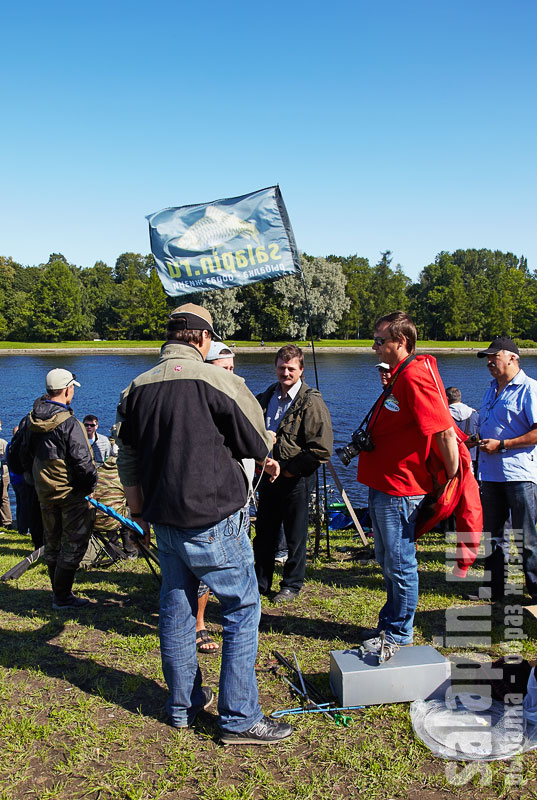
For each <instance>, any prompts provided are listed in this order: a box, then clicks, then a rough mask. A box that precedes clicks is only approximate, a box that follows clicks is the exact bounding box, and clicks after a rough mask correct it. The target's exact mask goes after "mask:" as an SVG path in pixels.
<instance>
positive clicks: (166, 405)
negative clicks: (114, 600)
mask: <svg viewBox="0 0 537 800" xmlns="http://www.w3.org/2000/svg"><path fill="white" fill-rule="evenodd" d="M214 337H216V334H215V331H214V328H213V322H212V318H211V315H210V314H209V312H208V311H207V310H206V309H205V308H202V307H201V306H196V305H193V304H192V303H188V304H186V305H183V306H180V307H179V308H176V309H175V310H174V311H173V312H172V314H171V315H170V317H169V319H168V324H167V327H166V339H167V341H166V343H165V344H164V345H163V347H162V350H161V354H160V359H159V361H158V363H157V364H156V365H155V366H154V367H153V368H152V369H150V370H148V371H147V372H145V373H143V374H142V375H139V376H138V377H137V378H135V379H134V380H133V381H132V383H131V384H130V385H129V386H128V387H127V388H126V389H125V390H124V391H123V393H122V395H121V400H120V403H119V406H118V417H117V420H118V444H119V456H118V467H119V474H120V478H121V482H122V483H123V485H124V487H125V493H126V495H127V501H128V504H129V507H130V510H131V516H132V518H133V519H135V520H136V521H137V522H139V523H140V525H141V526H142V528H143V529H144V531H145V532H146V540H147V542H149V536H150V528H149V523H152V525H153V528H154V531H155V534H156V538H157V544H158V549H159V560H160V567H161V572H162V589H161V594H160V622H159V633H160V647H161V653H162V667H163V672H164V677H165V679H166V683H167V684H168V688H169V690H170V696H169V699H168V702H167V710H168V714H169V718H170V723H171V725H172V726H173V727H176V728H186V727H189V726H190V725H192V724H193V723H194V720H195V719H196V717H197V715H198V714H199V713H200V711H202V710H203V709H206V708H208V707H209V706H210V705H211V703H212V701H213V692H212V690H211V689H210V688H209V687H207V686H202V677H201V671H200V668H199V666H198V659H197V651H196V608H197V591H198V586H199V583H200V581H203V582H204V583H205V584H206V585H207V586H208V587H209V589H210V590H211V591H212V592H213V593H214V595H215V596H216V597H217V598H218V600H219V601H220V604H221V609H222V627H223V645H222V666H221V671H220V689H219V696H218V711H219V714H220V729H221V741H222V743H223V744H226V745H230V744H271V743H274V742H278V741H280V740H281V739H285V738H287V737H288V736H290V735H291V733H292V732H293V729H292V728H291V726H290V725H288V724H287V723H285V722H280V721H277V720H273V719H270V718H269V717H265V716H264V715H263V712H262V711H261V707H260V705H259V700H258V693H257V681H256V675H255V661H256V654H257V630H258V625H259V619H260V614H261V605H260V600H259V592H258V590H257V581H256V576H255V570H254V560H253V553H252V548H251V545H250V541H249V539H248V535H247V532H246V530H245V524H244V523H245V517H244V514H243V513H242V511H241V510H242V508H243V506H244V504H245V502H246V482H245V480H244V476H243V472H242V470H241V467H240V466H239V463H238V461H239V460H240V459H241V458H255V459H256V460H257V461H258V462H260V463H262V464H265V469H266V470H267V471H268V472H270V473H271V474H273V475H277V474H278V471H279V469H278V464H277V462H276V461H273V459H271V458H268V453H269V452H270V450H271V449H272V435H271V434H270V433H268V432H267V431H266V430H265V425H264V420H263V415H262V413H261V408H260V407H259V404H258V403H257V401H256V399H255V397H254V396H253V395H252V394H251V392H250V391H249V389H248V388H247V387H246V384H245V383H244V380H243V379H242V378H240V377H238V376H237V375H233V374H231V373H230V372H228V371H227V370H224V369H214V368H213V367H212V366H211V365H210V364H206V363H205V361H204V360H205V358H206V356H207V354H208V352H209V348H210V346H211V342H212V340H213V338H214Z"/></svg>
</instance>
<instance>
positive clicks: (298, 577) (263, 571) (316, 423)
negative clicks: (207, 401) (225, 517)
mask: <svg viewBox="0 0 537 800" xmlns="http://www.w3.org/2000/svg"><path fill="white" fill-rule="evenodd" d="M275 364H276V376H277V378H278V382H277V383H274V384H272V386H269V388H268V389H267V390H266V391H265V392H263V393H262V394H260V395H258V397H257V399H258V400H259V403H260V405H261V408H262V409H263V413H264V415H265V424H266V427H267V430H269V431H272V433H273V436H274V439H275V445H274V454H273V455H274V458H275V459H276V460H277V461H278V462H279V464H280V476H279V477H278V478H277V479H276V480H275V481H272V482H271V480H270V478H269V477H268V476H267V475H263V477H262V479H261V483H260V486H259V507H258V510H257V522H256V537H255V539H254V553H255V568H256V573H257V581H258V585H259V591H260V593H261V594H265V595H266V594H268V593H269V592H270V588H271V586H272V577H273V573H274V556H275V552H276V545H277V540H278V534H279V531H280V527H281V525H282V523H283V527H284V532H285V538H286V540H287V546H288V551H289V555H288V558H287V561H286V562H285V565H284V568H283V579H282V582H281V585H280V590H279V592H278V593H277V594H276V596H275V597H274V600H275V602H277V603H286V602H291V601H292V600H294V599H295V597H296V595H297V594H298V592H299V591H300V589H301V588H302V584H303V583H304V575H305V572H306V544H307V538H308V510H309V496H310V493H311V491H312V489H313V475H314V473H315V471H316V470H317V469H318V468H319V466H320V465H321V464H324V463H326V462H327V461H328V460H329V459H330V456H331V455H332V447H333V443H334V440H333V434H332V423H331V420H330V414H329V412H328V409H327V407H326V405H325V404H324V401H323V398H322V397H321V393H320V392H319V391H318V390H317V389H312V388H311V387H310V386H308V385H307V384H306V383H304V382H303V380H302V375H303V373H304V354H303V352H302V350H301V349H300V347H295V345H291V344H288V345H286V346H285V347H282V348H280V350H279V351H278V353H277V354H276V359H275Z"/></svg>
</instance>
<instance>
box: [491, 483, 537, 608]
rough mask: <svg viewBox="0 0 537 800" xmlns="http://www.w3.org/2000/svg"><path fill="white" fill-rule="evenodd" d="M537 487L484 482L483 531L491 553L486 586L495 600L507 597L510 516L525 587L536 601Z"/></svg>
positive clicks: (527, 484) (522, 484) (525, 484)
mask: <svg viewBox="0 0 537 800" xmlns="http://www.w3.org/2000/svg"><path fill="white" fill-rule="evenodd" d="M536 489H537V487H536V486H535V484H534V483H531V481H505V482H504V483H500V482H498V481H483V482H482V483H481V502H482V504H483V530H484V531H486V532H487V533H489V534H490V542H491V551H490V555H488V556H487V557H486V558H485V570H486V571H489V572H490V580H486V581H484V586H488V587H490V589H491V595H492V598H493V599H494V600H500V599H501V598H502V597H504V594H505V569H506V566H507V564H508V562H509V539H510V536H509V526H507V522H508V520H509V514H511V525H512V528H513V530H514V531H515V532H516V536H515V544H516V547H517V550H518V552H519V553H520V554H521V555H522V562H523V565H524V575H525V577H526V588H527V590H528V593H529V594H530V595H531V597H532V599H533V600H534V602H537V533H536V531H535V522H536V517H537V503H536V495H535V492H536Z"/></svg>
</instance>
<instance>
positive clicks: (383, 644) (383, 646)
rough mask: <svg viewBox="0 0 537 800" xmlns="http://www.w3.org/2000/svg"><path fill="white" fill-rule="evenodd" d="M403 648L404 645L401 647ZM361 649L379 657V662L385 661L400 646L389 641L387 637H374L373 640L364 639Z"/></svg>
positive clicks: (391, 640)
mask: <svg viewBox="0 0 537 800" xmlns="http://www.w3.org/2000/svg"><path fill="white" fill-rule="evenodd" d="M403 646H404V645H403ZM362 647H363V649H364V650H365V651H366V653H372V654H373V655H374V656H378V657H379V662H381V659H382V661H387V660H388V659H389V658H391V657H392V656H393V655H394V653H396V652H397V651H398V650H399V648H400V647H401V645H399V644H397V642H394V641H393V639H389V638H388V637H387V636H386V637H383V636H375V637H374V638H373V639H366V640H365V641H363V642H362Z"/></svg>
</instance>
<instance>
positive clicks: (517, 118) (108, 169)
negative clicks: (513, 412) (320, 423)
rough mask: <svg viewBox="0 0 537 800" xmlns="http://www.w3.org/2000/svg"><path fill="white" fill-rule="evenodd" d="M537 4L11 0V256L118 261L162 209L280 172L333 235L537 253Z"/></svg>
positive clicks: (7, 98) (375, 251)
mask: <svg viewBox="0 0 537 800" xmlns="http://www.w3.org/2000/svg"><path fill="white" fill-rule="evenodd" d="M536 23H537V3H536V2H535V0H509V2H507V0H448V1H447V0H427V1H425V0H416V1H414V0H407V2H402V0H385V1H384V2H378V3H372V2H370V0H369V1H368V2H363V0H354V1H353V2H346V1H343V0H333V1H332V2H330V3H326V2H324V3H320V2H317V1H316V0H308V2H304V1H303V0H287V2H281V0H273V2H271V3H267V4H256V3H252V2H251V0H250V2H245V1H243V0H239V1H238V2H230V3H225V4H224V3H222V2H214V0H205V2H203V3H200V2H197V3H185V2H183V1H182V0H175V2H172V1H171V0H154V2H153V3H152V4H149V3H146V2H144V3H142V2H137V0H129V1H128V2H123V1H120V2H114V0H108V2H106V3H105V2H101V0H97V1H96V2H93V3H92V4H91V5H88V4H86V5H84V6H83V5H82V4H79V3H77V4H74V3H72V2H56V1H55V0H51V1H50V2H48V3H46V4H45V3H43V2H36V1H35V0H31V1H30V2H26V3H24V2H23V3H21V4H19V6H18V7H16V6H15V4H10V6H8V7H6V6H4V9H3V12H2V29H3V35H2V68H1V78H0V87H1V88H0V91H1V98H2V106H1V107H2V123H1V125H0V147H1V153H2V159H1V166H0V255H5V256H12V257H13V258H14V259H15V260H16V261H18V262H20V263H22V264H37V263H40V262H43V261H46V260H47V259H48V256H49V253H51V252H62V253H63V254H64V255H65V256H66V257H67V258H68V260H69V261H71V262H73V263H76V264H79V265H80V266H91V265H92V264H93V263H95V261H97V260H103V261H106V262H107V263H108V264H110V265H113V263H114V262H115V259H116V258H117V256H118V255H119V254H120V253H122V252H125V251H135V252H141V253H144V254H145V253H147V252H149V237H148V229H147V222H146V220H145V216H146V215H147V214H149V213H152V212H155V211H158V210H159V209H161V208H165V207H167V206H178V205H185V204H190V203H197V202H205V201H210V200H215V199H217V198H220V197H230V196H233V195H240V194H244V193H245V192H248V191H253V190H255V189H260V188H262V187H265V186H270V185H273V184H275V183H279V184H280V187H281V190H282V193H283V197H284V200H285V202H286V204H287V208H288V211H289V215H290V218H291V222H292V224H293V228H294V231H295V237H296V240H297V244H298V246H299V248H300V249H301V250H304V251H306V252H308V253H311V254H313V255H317V256H323V255H328V254H330V253H336V254H338V255H350V254H352V253H357V254H358V255H361V256H365V257H367V258H369V260H370V262H371V263H375V262H376V261H377V260H378V258H379V254H380V251H382V250H386V249H390V250H392V251H393V257H394V261H393V263H394V264H396V263H400V264H401V265H402V267H403V269H404V271H405V272H406V273H407V274H408V275H410V276H411V277H412V278H416V277H417V275H418V273H419V270H420V269H421V268H422V267H423V266H425V265H426V264H428V263H430V262H431V261H433V260H434V257H435V255H436V254H437V253H438V252H439V251H441V250H454V249H456V248H466V247H488V248H491V249H499V250H504V251H507V250H509V251H511V252H514V253H517V254H518V255H522V254H523V255H525V256H527V258H528V261H529V266H530V268H532V269H535V268H537V243H536V236H535V230H536V228H537V225H536V218H537V215H536V200H535V196H536V162H537V156H536V128H537V126H536V122H537V102H536V100H537V97H536V94H537V90H536V87H537V69H536V56H535V40H536V34H537V24H536Z"/></svg>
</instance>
